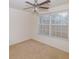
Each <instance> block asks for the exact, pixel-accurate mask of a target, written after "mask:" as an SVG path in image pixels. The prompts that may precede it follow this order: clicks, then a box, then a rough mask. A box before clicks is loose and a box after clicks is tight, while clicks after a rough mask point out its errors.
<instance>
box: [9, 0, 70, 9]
mask: <svg viewBox="0 0 79 59" xmlns="http://www.w3.org/2000/svg"><path fill="white" fill-rule="evenodd" d="M25 1H29V2H31V3H34V0H9V6H10V8H16V9H23V8H27V7H29V6H31V5H28V4H26V3H25ZM43 1H45V0H38V3H41V2H43ZM68 2H69V1H68V0H51V3H50V6H52V7H54V6H59V5H63V4H66V3H68Z"/></svg>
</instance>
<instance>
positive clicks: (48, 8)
mask: <svg viewBox="0 0 79 59" xmlns="http://www.w3.org/2000/svg"><path fill="white" fill-rule="evenodd" d="M39 8H43V9H49V7H39Z"/></svg>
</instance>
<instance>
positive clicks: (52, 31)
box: [39, 10, 68, 39]
mask: <svg viewBox="0 0 79 59" xmlns="http://www.w3.org/2000/svg"><path fill="white" fill-rule="evenodd" d="M39 34H41V35H47V36H51V37H54V36H55V37H61V38H66V39H68V11H67V10H65V11H59V12H53V13H48V14H41V15H40V16H39Z"/></svg>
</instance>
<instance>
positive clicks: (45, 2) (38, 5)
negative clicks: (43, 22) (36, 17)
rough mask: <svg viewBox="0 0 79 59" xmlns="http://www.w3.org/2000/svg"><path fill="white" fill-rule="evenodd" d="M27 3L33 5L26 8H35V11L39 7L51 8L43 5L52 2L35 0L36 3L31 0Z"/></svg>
mask: <svg viewBox="0 0 79 59" xmlns="http://www.w3.org/2000/svg"><path fill="white" fill-rule="evenodd" d="M25 3H27V4H29V5H31V6H32V7H28V8H24V9H25V10H26V9H30V8H33V9H34V12H37V9H39V8H41V9H49V7H43V6H42V5H44V4H48V3H50V0H46V1H44V2H42V3H38V0H34V3H31V2H29V1H25Z"/></svg>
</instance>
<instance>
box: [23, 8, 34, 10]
mask: <svg viewBox="0 0 79 59" xmlns="http://www.w3.org/2000/svg"><path fill="white" fill-rule="evenodd" d="M30 8H34V7H27V8H24V10H25V9H30Z"/></svg>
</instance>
